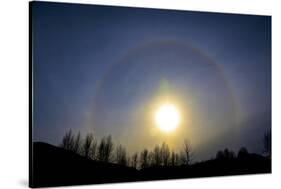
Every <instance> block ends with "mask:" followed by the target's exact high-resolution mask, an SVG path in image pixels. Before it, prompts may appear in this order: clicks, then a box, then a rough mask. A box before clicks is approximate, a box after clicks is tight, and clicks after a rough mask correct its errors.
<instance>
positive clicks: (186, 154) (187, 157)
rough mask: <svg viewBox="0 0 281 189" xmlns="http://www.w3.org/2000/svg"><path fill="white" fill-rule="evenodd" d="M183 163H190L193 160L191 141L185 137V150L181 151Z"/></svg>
mask: <svg viewBox="0 0 281 189" xmlns="http://www.w3.org/2000/svg"><path fill="white" fill-rule="evenodd" d="M180 159H181V163H182V164H184V165H189V164H190V163H191V160H192V149H191V145H190V143H189V142H188V141H187V140H186V139H185V140H184V145H183V151H181V153H180Z"/></svg>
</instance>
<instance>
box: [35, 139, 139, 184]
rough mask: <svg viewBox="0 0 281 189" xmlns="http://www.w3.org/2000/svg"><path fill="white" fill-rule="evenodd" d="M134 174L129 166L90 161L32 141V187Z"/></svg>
mask: <svg viewBox="0 0 281 189" xmlns="http://www.w3.org/2000/svg"><path fill="white" fill-rule="evenodd" d="M136 174H137V170H136V169H134V168H131V167H126V166H122V165H118V164H113V163H105V162H99V161H93V160H90V159H87V158H85V157H82V156H80V155H78V154H76V153H74V152H71V151H68V150H65V149H62V148H59V147H55V146H52V145H50V144H47V143H42V142H35V143H33V183H31V185H32V186H31V187H46V186H66V185H82V184H98V183H105V182H111V183H112V182H126V181H130V180H131V178H135V177H136Z"/></svg>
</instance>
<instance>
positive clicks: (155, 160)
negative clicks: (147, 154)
mask: <svg viewBox="0 0 281 189" xmlns="http://www.w3.org/2000/svg"><path fill="white" fill-rule="evenodd" d="M151 158H152V162H151V163H152V165H154V166H160V165H161V164H162V155H161V149H160V147H159V146H158V145H156V146H155V147H154V150H153V152H152V154H151Z"/></svg>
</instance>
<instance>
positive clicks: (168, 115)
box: [155, 104, 180, 133]
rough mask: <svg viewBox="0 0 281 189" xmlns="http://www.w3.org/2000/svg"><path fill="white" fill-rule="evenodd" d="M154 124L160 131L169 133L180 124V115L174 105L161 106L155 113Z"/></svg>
mask: <svg viewBox="0 0 281 189" xmlns="http://www.w3.org/2000/svg"><path fill="white" fill-rule="evenodd" d="M155 122H156V124H157V126H158V127H159V128H160V129H161V130H162V131H164V132H167V133H168V132H171V131H173V130H175V129H176V128H177V127H178V125H179V123H180V113H179V111H178V109H177V108H176V106H175V105H173V104H163V105H161V106H160V107H159V108H158V109H157V111H156V113H155Z"/></svg>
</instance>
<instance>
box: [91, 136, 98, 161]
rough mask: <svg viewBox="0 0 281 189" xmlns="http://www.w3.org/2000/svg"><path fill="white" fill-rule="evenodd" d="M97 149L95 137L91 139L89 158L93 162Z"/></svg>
mask: <svg viewBox="0 0 281 189" xmlns="http://www.w3.org/2000/svg"><path fill="white" fill-rule="evenodd" d="M97 147H98V142H97V140H96V138H95V137H93V141H92V145H91V147H90V157H91V158H92V159H94V160H96V159H97V151H98V150H97Z"/></svg>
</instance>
